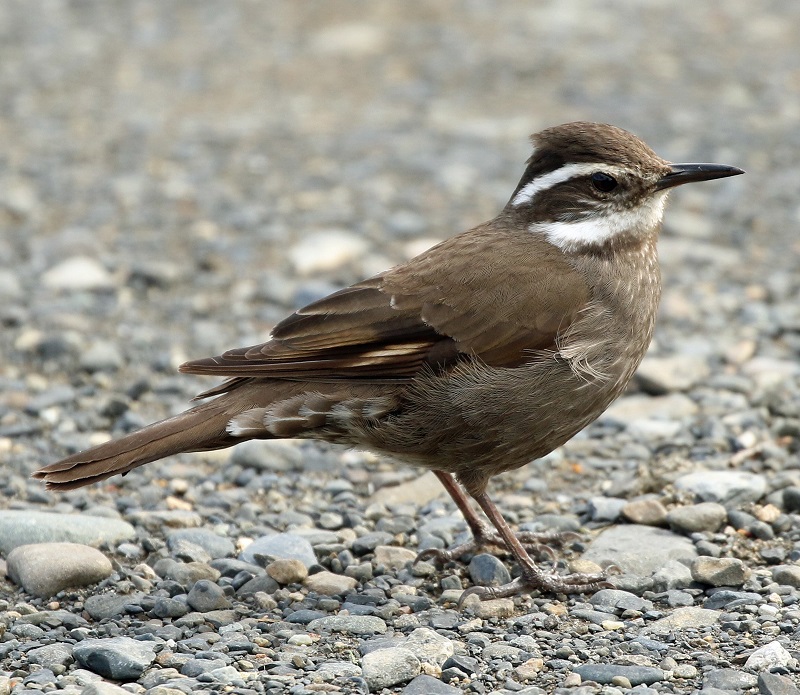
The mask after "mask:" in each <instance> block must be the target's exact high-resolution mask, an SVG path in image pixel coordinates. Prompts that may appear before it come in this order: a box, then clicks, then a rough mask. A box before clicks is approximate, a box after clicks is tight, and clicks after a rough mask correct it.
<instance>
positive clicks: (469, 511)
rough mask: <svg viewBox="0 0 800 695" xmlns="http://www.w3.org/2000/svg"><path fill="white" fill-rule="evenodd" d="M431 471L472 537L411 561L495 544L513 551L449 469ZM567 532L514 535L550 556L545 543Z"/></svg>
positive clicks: (444, 558)
mask: <svg viewBox="0 0 800 695" xmlns="http://www.w3.org/2000/svg"><path fill="white" fill-rule="evenodd" d="M434 473H435V474H436V477H437V478H439V480H440V481H441V483H442V486H443V487H444V489H445V490H447V493H448V494H449V495H450V497H452V498H453V502H455V503H456V506H457V507H458V508H459V510H460V511H461V514H463V516H464V520H465V521H466V522H467V526H469V530H470V531H471V532H472V538H471V539H470V540H468V541H467V542H466V543H462V544H460V545H457V546H455V547H454V548H450V549H449V550H441V549H439V548H429V549H428V550H423V551H422V552H421V553H420V554H419V555H417V558H416V560H415V562H420V561H423V560H435V561H437V562H449V561H451V560H455V559H457V558H459V557H461V556H463V555H466V554H467V553H474V552H475V551H476V550H480V549H481V548H485V547H486V546H495V547H498V548H503V549H505V550H507V551H509V552H513V551H512V550H511V548H510V547H508V545H507V543H506V542H505V540H504V539H503V538H502V537H501V536H500V534H498V533H497V532H496V531H495V530H494V529H492V527H491V526H490V525H489V524H487V523H486V522H485V521H484V520H483V519H481V518H480V517H479V516H478V514H477V513H476V512H475V510H474V509H473V508H472V505H471V504H470V501H469V497H468V496H467V493H466V492H464V489H463V488H462V487H461V485H459V484H458V482H456V480H455V478H453V476H452V475H451V474H450V473H445V472H444V471H434ZM567 535H568V534H564V533H562V532H559V531H553V532H550V533H532V532H528V531H525V532H520V533H517V534H516V538H517V540H519V541H520V543H522V545H523V547H524V548H525V549H526V550H528V551H531V552H539V553H541V552H544V553H548V554H549V555H551V556H552V555H553V552H552V550H550V548H549V547H548V546H547V545H546V544H547V543H552V542H558V541H563V540H564V538H565V537H566V536H567Z"/></svg>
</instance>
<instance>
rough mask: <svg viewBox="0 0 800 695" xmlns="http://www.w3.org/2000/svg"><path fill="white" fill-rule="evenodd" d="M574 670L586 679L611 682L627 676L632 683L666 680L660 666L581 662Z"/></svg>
mask: <svg viewBox="0 0 800 695" xmlns="http://www.w3.org/2000/svg"><path fill="white" fill-rule="evenodd" d="M573 671H574V672H575V673H577V674H578V675H579V676H580V677H581V678H582V679H583V680H584V681H595V682H596V683H601V684H607V683H611V682H612V681H613V680H614V678H617V677H620V676H621V677H623V678H627V679H628V681H629V682H630V684H631V685H634V686H636V685H641V684H642V683H644V684H646V685H650V684H652V683H658V682H659V681H663V680H664V672H663V671H662V670H661V669H660V668H652V667H650V666H623V665H620V664H580V665H579V666H575V668H573Z"/></svg>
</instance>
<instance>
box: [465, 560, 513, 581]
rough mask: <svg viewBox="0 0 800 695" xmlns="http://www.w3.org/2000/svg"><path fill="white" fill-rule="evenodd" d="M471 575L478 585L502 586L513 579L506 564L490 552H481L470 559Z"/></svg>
mask: <svg viewBox="0 0 800 695" xmlns="http://www.w3.org/2000/svg"><path fill="white" fill-rule="evenodd" d="M469 576H470V578H471V579H472V583H473V584H476V585H477V586H500V585H501V584H507V583H508V582H510V581H511V575H510V574H509V572H508V570H507V569H506V567H505V565H504V564H503V563H502V562H501V561H500V560H499V559H498V558H496V557H495V556H494V555H489V554H488V553H479V554H478V555H475V556H474V557H473V558H472V560H470V563H469Z"/></svg>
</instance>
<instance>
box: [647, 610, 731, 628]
mask: <svg viewBox="0 0 800 695" xmlns="http://www.w3.org/2000/svg"><path fill="white" fill-rule="evenodd" d="M719 616H720V612H719V611H714V610H710V609H708V608H697V607H695V606H686V607H685V608H676V609H675V610H674V611H672V613H670V614H669V615H667V616H666V617H665V618H660V619H659V620H656V621H655V622H652V623H650V624H649V625H647V626H646V627H645V628H644V630H643V632H644V633H645V634H650V633H654V634H656V635H669V634H672V633H673V632H677V631H679V630H686V629H699V628H703V627H709V626H711V625H716V624H717V623H718V622H719Z"/></svg>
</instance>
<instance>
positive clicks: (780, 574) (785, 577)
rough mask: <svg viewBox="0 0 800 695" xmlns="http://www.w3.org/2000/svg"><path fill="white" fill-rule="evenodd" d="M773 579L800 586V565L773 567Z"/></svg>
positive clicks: (780, 582) (788, 584)
mask: <svg viewBox="0 0 800 695" xmlns="http://www.w3.org/2000/svg"><path fill="white" fill-rule="evenodd" d="M772 579H773V581H775V582H777V583H778V584H785V585H787V586H793V587H795V588H800V566H798V565H778V566H777V567H773V568H772Z"/></svg>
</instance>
